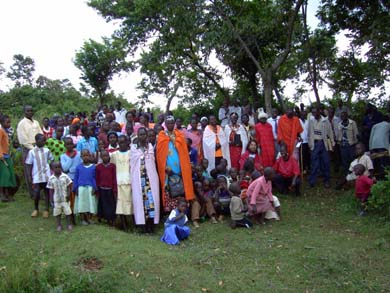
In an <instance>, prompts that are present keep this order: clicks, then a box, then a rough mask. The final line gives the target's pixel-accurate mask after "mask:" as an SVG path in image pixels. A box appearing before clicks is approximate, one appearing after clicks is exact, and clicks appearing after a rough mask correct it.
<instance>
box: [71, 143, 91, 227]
mask: <svg viewBox="0 0 390 293" xmlns="http://www.w3.org/2000/svg"><path fill="white" fill-rule="evenodd" d="M81 159H82V160H83V163H82V164H80V165H78V166H77V168H76V174H75V176H74V182H73V183H74V184H73V192H75V194H76V200H75V205H74V212H75V214H80V215H81V219H82V220H81V224H82V225H84V226H87V225H89V224H93V223H92V221H90V220H89V215H90V214H96V209H97V204H96V198H95V196H94V194H95V193H96V179H95V175H96V167H95V165H94V164H92V163H91V154H90V152H89V150H87V149H84V150H82V151H81Z"/></svg>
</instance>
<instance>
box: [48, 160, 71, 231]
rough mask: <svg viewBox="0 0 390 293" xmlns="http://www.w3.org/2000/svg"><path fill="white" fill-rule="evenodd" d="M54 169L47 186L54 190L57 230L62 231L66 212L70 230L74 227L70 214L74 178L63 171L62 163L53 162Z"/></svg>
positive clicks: (54, 212)
mask: <svg viewBox="0 0 390 293" xmlns="http://www.w3.org/2000/svg"><path fill="white" fill-rule="evenodd" d="M51 167H52V169H53V175H51V176H50V178H49V180H48V182H47V185H46V187H47V188H48V189H52V190H54V194H53V203H54V208H53V216H54V217H55V218H56V222H57V231H58V232H61V231H62V225H61V216H62V213H64V214H65V217H66V224H67V228H68V231H71V230H72V229H73V226H72V224H71V220H70V215H71V214H72V210H71V208H70V204H69V199H70V192H71V186H72V180H71V179H70V178H69V176H68V175H66V174H65V173H63V172H62V168H61V163H60V162H53V163H52V165H51Z"/></svg>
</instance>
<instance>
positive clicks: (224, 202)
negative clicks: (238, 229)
mask: <svg viewBox="0 0 390 293" xmlns="http://www.w3.org/2000/svg"><path fill="white" fill-rule="evenodd" d="M230 199H231V196H230V193H229V189H228V182H227V178H226V176H223V175H218V177H217V188H216V190H215V192H214V195H213V205H214V209H215V211H216V213H217V214H218V221H220V222H223V218H224V215H229V214H230V210H229V204H230Z"/></svg>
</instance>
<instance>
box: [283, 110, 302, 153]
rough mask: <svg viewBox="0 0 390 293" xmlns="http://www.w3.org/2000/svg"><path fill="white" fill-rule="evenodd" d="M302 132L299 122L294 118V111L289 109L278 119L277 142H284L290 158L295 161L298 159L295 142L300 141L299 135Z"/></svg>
mask: <svg viewBox="0 0 390 293" xmlns="http://www.w3.org/2000/svg"><path fill="white" fill-rule="evenodd" d="M302 131H303V128H302V126H301V122H299V119H298V117H296V116H294V111H293V110H292V109H291V108H289V109H287V111H286V114H284V115H283V116H282V117H280V119H279V124H278V142H279V144H280V143H281V142H284V143H285V144H286V146H287V151H288V154H289V155H290V156H292V155H293V156H294V158H295V159H298V152H297V151H296V152H295V153H294V151H295V150H297V148H296V147H295V145H296V144H297V141H298V140H300V133H301V132H302Z"/></svg>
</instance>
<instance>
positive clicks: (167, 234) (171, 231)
mask: <svg viewBox="0 0 390 293" xmlns="http://www.w3.org/2000/svg"><path fill="white" fill-rule="evenodd" d="M190 232H191V230H190V228H189V227H187V226H178V225H176V224H169V225H166V226H165V229H164V235H163V236H162V237H161V241H162V242H165V243H167V244H169V245H177V244H180V241H181V240H183V239H186V238H188V236H190Z"/></svg>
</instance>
